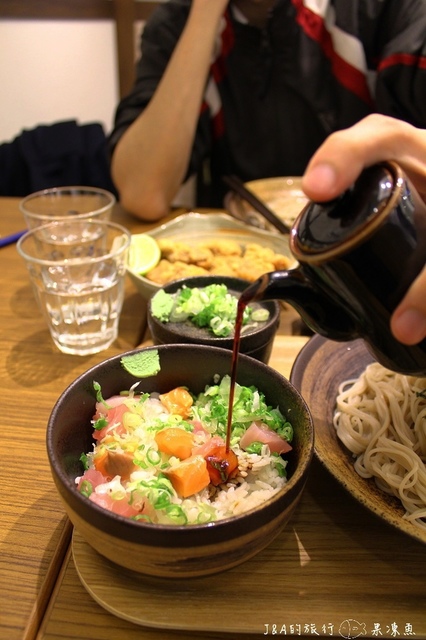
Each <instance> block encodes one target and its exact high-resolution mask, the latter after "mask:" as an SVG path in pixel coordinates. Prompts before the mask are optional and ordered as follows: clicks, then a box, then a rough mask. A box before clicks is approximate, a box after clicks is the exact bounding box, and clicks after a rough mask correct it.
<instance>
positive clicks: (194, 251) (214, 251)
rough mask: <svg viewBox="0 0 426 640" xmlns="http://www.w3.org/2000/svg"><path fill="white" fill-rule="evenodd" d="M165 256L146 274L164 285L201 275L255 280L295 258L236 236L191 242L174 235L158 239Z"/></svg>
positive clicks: (288, 264)
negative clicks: (176, 239) (175, 237)
mask: <svg viewBox="0 0 426 640" xmlns="http://www.w3.org/2000/svg"><path fill="white" fill-rule="evenodd" d="M158 244H159V246H160V249H161V254H162V259H161V260H160V262H159V263H158V265H157V266H156V267H154V269H151V271H149V273H147V274H146V278H147V279H148V280H151V281H152V282H156V283H157V284H160V285H164V284H167V283H168V282H171V281H172V280H177V279H179V278H186V277H190V276H199V275H208V274H212V275H221V276H233V277H236V278H243V279H244V280H247V281H248V282H254V281H255V280H257V278H259V277H260V276H261V275H263V274H264V273H268V272H270V271H277V270H282V269H287V268H288V267H289V266H290V264H291V260H290V259H289V258H287V257H286V256H284V255H282V254H279V253H275V252H274V250H273V249H271V248H270V247H264V246H263V245H261V244H259V243H257V242H249V243H248V244H247V245H246V246H245V247H242V246H241V245H240V244H239V243H238V242H237V241H236V240H225V239H224V240H222V239H218V240H209V241H207V242H203V243H199V244H194V245H192V244H189V243H186V242H179V241H175V240H170V239H161V240H159V242H158Z"/></svg>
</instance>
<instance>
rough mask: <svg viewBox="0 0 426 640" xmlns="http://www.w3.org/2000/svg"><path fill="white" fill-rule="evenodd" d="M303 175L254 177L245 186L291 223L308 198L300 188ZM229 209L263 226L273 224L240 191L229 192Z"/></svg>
mask: <svg viewBox="0 0 426 640" xmlns="http://www.w3.org/2000/svg"><path fill="white" fill-rule="evenodd" d="M301 183H302V178H301V177H296V176H287V177H282V178H265V179H262V180H251V181H250V182H246V183H245V186H246V187H247V188H248V189H250V191H252V192H253V193H254V195H255V196H257V197H258V198H259V199H260V200H262V201H263V202H264V203H265V204H266V205H267V206H268V207H269V208H270V209H271V210H272V211H273V212H274V213H275V214H276V215H277V216H278V217H279V218H280V219H281V220H283V222H285V223H286V224H287V225H288V226H289V227H291V226H292V225H293V223H294V221H295V220H296V218H297V216H298V215H299V213H300V212H301V211H302V209H303V207H304V206H305V205H306V204H307V202H308V199H307V197H306V196H305V194H304V193H303V191H302V188H301ZM225 206H226V209H227V210H228V211H229V212H230V213H231V215H233V216H234V217H236V218H238V219H241V220H249V221H250V222H252V223H254V224H256V226H259V227H260V228H264V229H268V230H271V231H272V230H273V228H272V227H271V226H270V225H269V224H268V223H267V222H266V221H265V220H264V219H263V218H262V216H261V215H260V214H258V213H257V212H255V211H254V210H253V209H252V207H251V206H250V204H249V203H248V202H246V201H245V200H242V199H241V198H240V196H238V195H237V194H235V193H233V192H230V193H228V194H227V196H226V198H225Z"/></svg>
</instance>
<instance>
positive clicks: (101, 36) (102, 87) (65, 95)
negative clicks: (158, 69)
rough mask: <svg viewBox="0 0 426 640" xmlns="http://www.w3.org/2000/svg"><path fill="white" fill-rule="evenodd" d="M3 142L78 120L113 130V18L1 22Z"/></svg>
mask: <svg viewBox="0 0 426 640" xmlns="http://www.w3.org/2000/svg"><path fill="white" fill-rule="evenodd" d="M0 87H1V95H0V143H1V142H7V141H9V140H12V139H13V138H14V137H15V136H16V135H18V134H19V133H20V131H21V130H22V129H31V128H33V127H35V126H37V125H38V124H51V123H53V122H57V121H61V120H68V119H76V120H78V122H79V123H80V124H83V123H88V122H101V123H102V124H103V126H104V128H105V130H106V132H108V131H109V130H110V128H111V126H112V122H113V117H114V110H115V107H116V105H117V102H118V95H119V93H118V76H117V62H116V47H115V31H114V24H113V23H112V22H111V21H107V20H105V21H102V20H101V21H94V20H87V21H79V20H78V21H74V20H66V21H56V20H28V21H27V20H1V21H0Z"/></svg>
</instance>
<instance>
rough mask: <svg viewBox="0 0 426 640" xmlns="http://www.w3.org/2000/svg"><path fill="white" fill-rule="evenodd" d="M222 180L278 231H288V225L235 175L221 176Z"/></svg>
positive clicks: (284, 232)
mask: <svg viewBox="0 0 426 640" xmlns="http://www.w3.org/2000/svg"><path fill="white" fill-rule="evenodd" d="M222 180H223V181H224V182H225V184H227V185H228V187H231V189H232V190H233V191H235V193H237V194H238V195H239V196H240V197H241V198H243V200H246V201H247V202H248V203H249V204H250V205H251V206H252V207H253V209H255V210H256V211H257V212H258V213H260V214H261V215H262V216H263V217H264V218H265V219H266V220H267V221H268V222H270V223H271V224H272V225H273V226H274V227H275V228H276V229H277V230H278V231H279V232H280V233H283V234H288V233H290V227H289V226H287V225H286V224H285V222H283V221H282V220H281V219H280V218H279V217H278V216H277V215H276V214H275V213H274V212H273V211H271V209H269V207H267V206H266V205H265V203H264V202H262V200H259V198H258V197H257V196H255V195H254V193H253V192H252V191H250V189H248V188H247V187H246V186H245V184H244V183H243V182H242V181H241V180H240V178H237V176H233V175H230V176H222Z"/></svg>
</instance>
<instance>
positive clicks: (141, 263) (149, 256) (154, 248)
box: [127, 233, 161, 275]
mask: <svg viewBox="0 0 426 640" xmlns="http://www.w3.org/2000/svg"><path fill="white" fill-rule="evenodd" d="M160 258H161V250H160V247H159V246H158V243H157V241H156V240H154V238H153V237H152V236H149V235H148V234H146V233H136V234H134V235H132V239H131V241H130V247H129V255H128V258H127V266H128V267H129V269H131V270H132V271H134V272H135V273H138V274H140V275H142V274H144V273H147V272H148V271H150V270H151V269H153V268H154V267H155V266H156V265H157V264H158V263H159V261H160Z"/></svg>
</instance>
